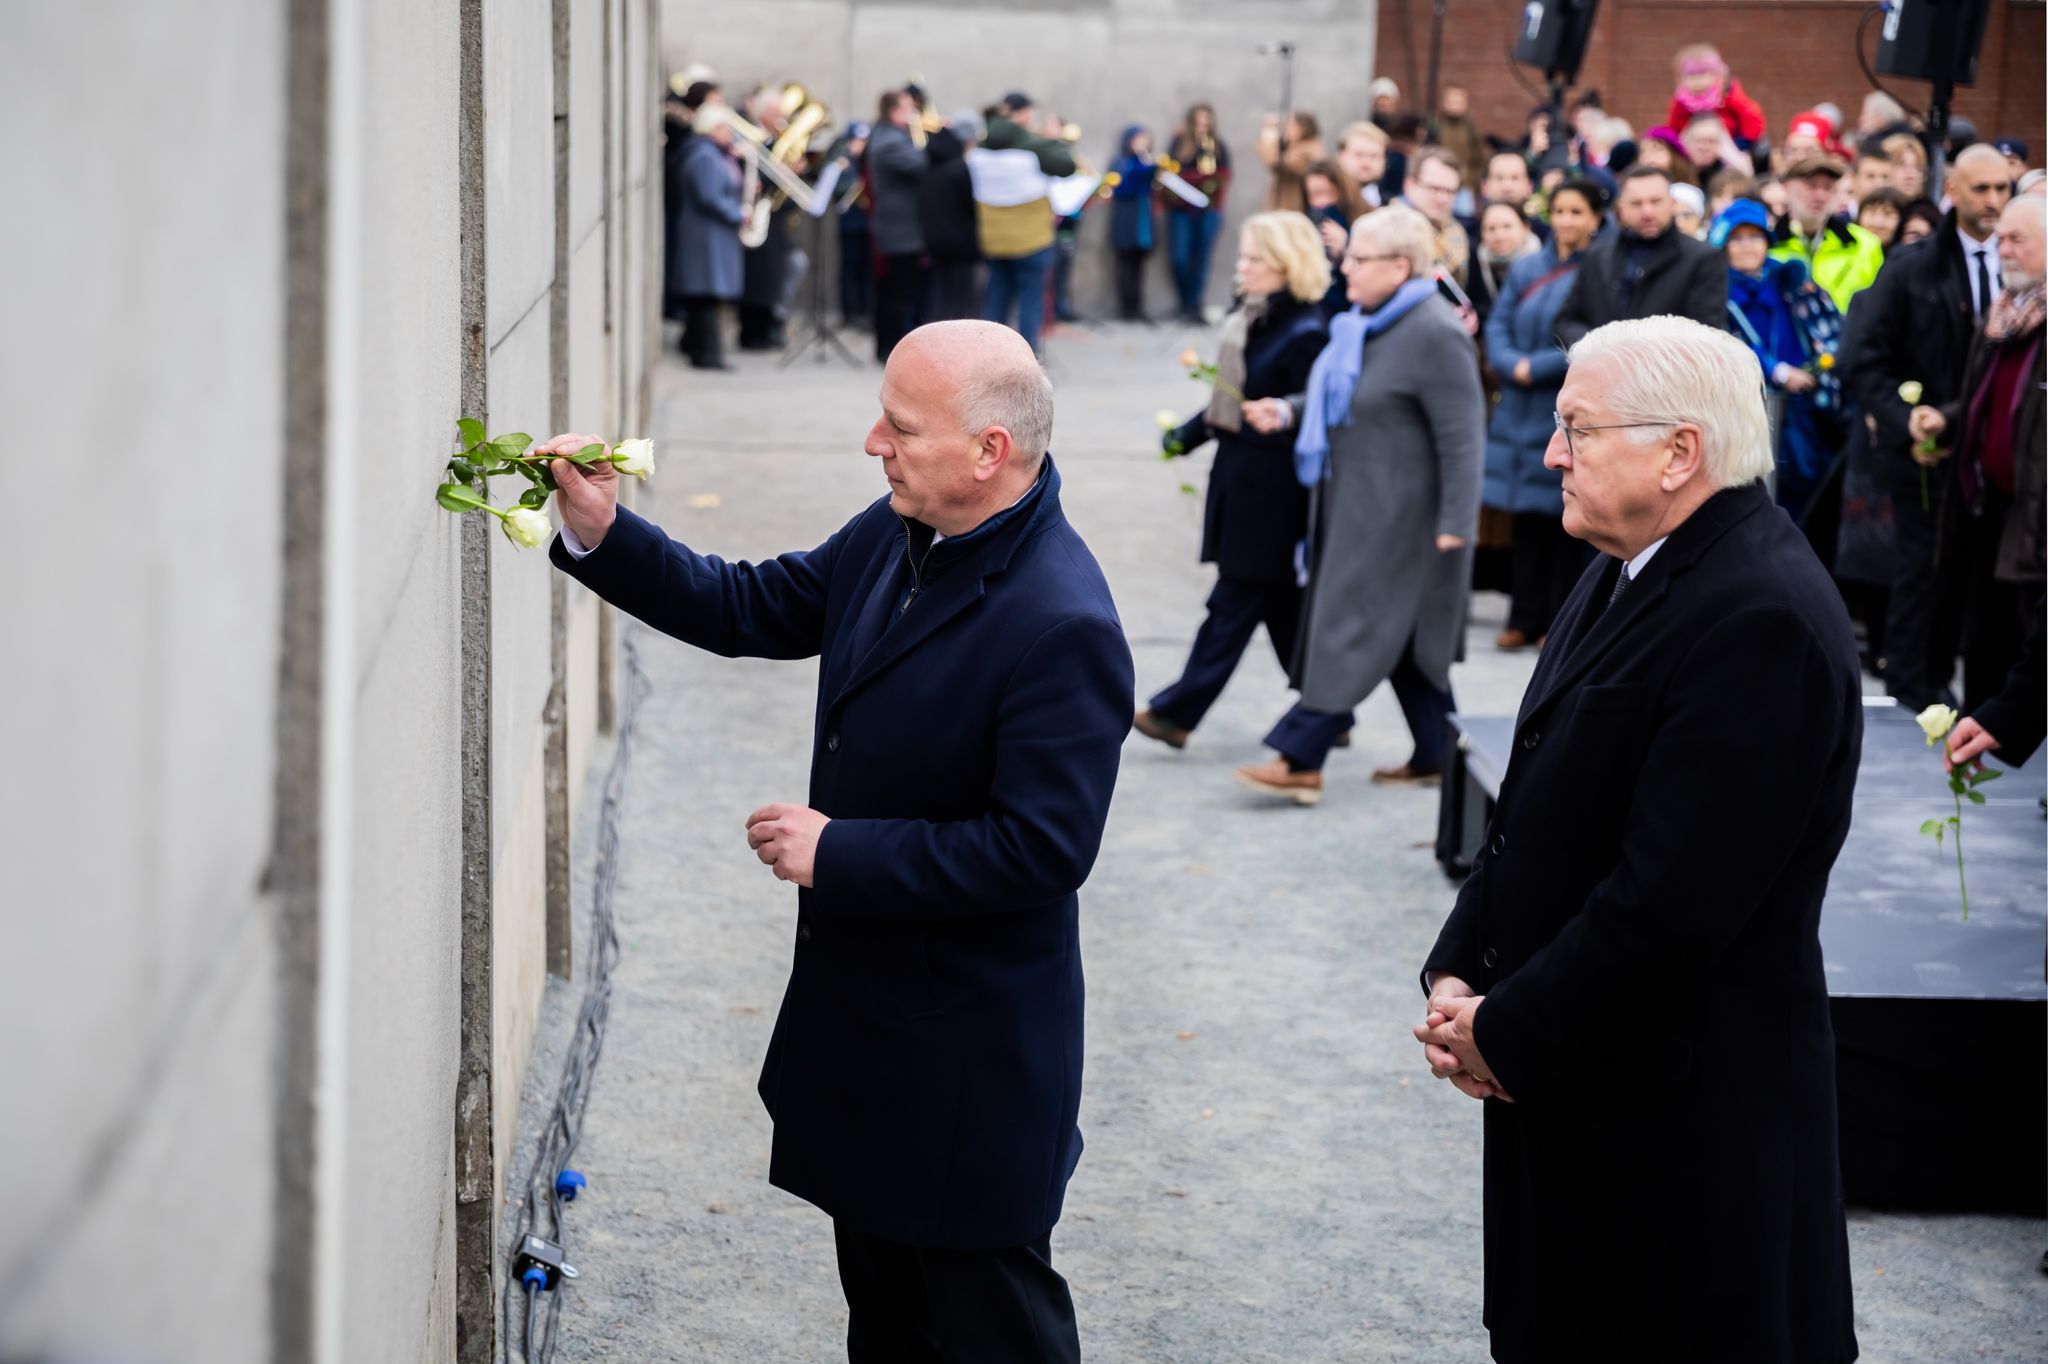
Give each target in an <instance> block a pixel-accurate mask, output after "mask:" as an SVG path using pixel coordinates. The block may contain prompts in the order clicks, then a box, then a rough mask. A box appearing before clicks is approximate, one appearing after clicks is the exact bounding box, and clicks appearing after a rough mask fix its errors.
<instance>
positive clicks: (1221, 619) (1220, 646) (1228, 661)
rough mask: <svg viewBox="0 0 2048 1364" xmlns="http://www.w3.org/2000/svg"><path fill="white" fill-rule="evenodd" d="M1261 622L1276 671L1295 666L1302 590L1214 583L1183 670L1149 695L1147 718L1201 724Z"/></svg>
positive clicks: (1227, 581) (1238, 581) (1275, 585)
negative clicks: (1277, 666) (1275, 657)
mask: <svg viewBox="0 0 2048 1364" xmlns="http://www.w3.org/2000/svg"><path fill="white" fill-rule="evenodd" d="M1261 622H1263V623H1264V624H1265V627H1266V638H1267V639H1270V640H1271V641H1272V642H1273V652H1274V653H1276V654H1278V655H1279V656H1280V666H1281V667H1282V668H1286V667H1289V666H1291V665H1292V664H1293V662H1294V641H1295V637H1296V635H1297V634H1298V633H1299V631H1300V629H1301V589H1300V588H1299V587H1296V586H1295V585H1294V584H1293V583H1255V582H1247V581H1245V580H1243V579H1240V578H1218V579H1217V580H1216V586H1215V588H1214V589H1213V590H1212V591H1211V592H1210V593H1209V614H1208V615H1206V616H1204V617H1203V618H1202V624H1201V628H1199V629H1198V630H1196V631H1195V643H1194V647H1193V648H1191V649H1190V650H1188V664H1187V667H1185V668H1183V669H1181V674H1180V676H1179V678H1177V679H1176V680H1175V681H1174V682H1173V684H1172V685H1171V686H1169V687H1167V688H1166V689H1165V690H1164V691H1162V692H1160V693H1159V694H1158V695H1156V696H1154V697H1153V698H1152V700H1151V701H1150V702H1148V703H1147V704H1149V705H1150V706H1151V708H1152V713H1153V714H1154V715H1157V716H1159V717H1160V718H1161V719H1164V720H1166V721H1168V722H1170V723H1172V724H1176V725H1179V726H1180V727H1181V728H1182V729H1193V728H1194V727H1195V726H1197V725H1199V724H1201V723H1202V717H1203V716H1204V715H1207V714H1208V713H1209V707H1211V706H1213V705H1215V704H1216V698H1217V697H1219V696H1221V695H1222V694H1223V687H1224V684H1225V683H1227V682H1229V681H1230V675H1231V674H1232V673H1234V672H1236V671H1237V665H1238V662H1239V660H1241V659H1242V658H1243V657H1244V651H1245V646H1246V645H1248V644H1250V643H1251V642H1252V632H1253V631H1254V630H1256V629H1258V628H1259V625H1260V623H1261Z"/></svg>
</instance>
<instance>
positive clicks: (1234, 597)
mask: <svg viewBox="0 0 2048 1364" xmlns="http://www.w3.org/2000/svg"><path fill="white" fill-rule="evenodd" d="M1237 273H1238V279H1239V281H1240V282H1241V284H1242V286H1243V301H1242V303H1241V304H1240V305H1239V307H1238V308H1237V310H1236V311H1234V312H1232V313H1231V314H1230V316H1229V317H1227V318H1225V319H1224V321H1223V328H1222V335H1221V337H1220V340H1219V344H1218V350H1217V355H1216V378H1215V385H1214V389H1213V391H1212V392H1211V394H1210V397H1209V405H1208V406H1207V407H1206V408H1204V409H1203V410H1202V411H1201V412H1199V413H1197V414H1195V415H1194V416H1193V417H1190V418H1189V419H1188V420H1187V421H1186V422H1185V423H1183V424H1182V425H1181V426H1180V427H1179V428H1178V429H1176V430H1172V431H1169V432H1167V433H1166V435H1165V437H1164V439H1163V442H1162V444H1163V445H1164V447H1165V449H1166V451H1167V453H1169V454H1186V453H1187V452H1189V451H1191V450H1193V449H1195V448H1197V447H1198V446H1201V445H1205V444H1207V443H1208V442H1209V441H1210V440H1212V439H1213V440H1214V441H1215V442H1216V459H1215V462H1214V463H1213V464H1212V465H1211V466H1210V469H1209V492H1208V499H1207V502H1206V504H1205V505H1204V508H1203V515H1202V562H1204V563H1212V564H1215V565H1216V586H1215V589H1214V590H1213V591H1211V592H1210V593H1209V603H1208V605H1209V614H1208V616H1207V617H1206V618H1205V619H1204V620H1203V621H1202V625H1201V628H1200V629H1198V630H1197V631H1196V632H1195V642H1194V647H1193V648H1192V649H1191V650H1190V651H1189V654H1188V662H1187V667H1186V668H1185V669H1183V670H1182V672H1181V675H1180V677H1179V678H1178V679H1176V680H1175V681H1174V682H1173V683H1172V685H1170V686H1168V687H1167V688H1165V689H1164V690H1163V691H1161V692H1159V693H1158V694H1157V695H1155V696H1154V697H1153V698H1152V700H1151V702H1150V703H1149V705H1148V706H1147V708H1146V709H1144V710H1141V711H1139V712H1138V716H1137V722H1136V723H1137V729H1138V732H1139V733H1140V734H1143V735H1145V736H1146V737H1148V738H1152V739H1157V740H1158V741H1159V742H1161V743H1163V744H1166V745H1167V746H1168V747H1170V748H1185V747H1186V746H1187V742H1188V736H1189V735H1190V734H1191V733H1192V732H1193V731H1194V729H1195V727H1196V726H1197V725H1199V724H1201V722H1202V717H1203V716H1204V715H1206V714H1207V713H1208V711H1209V707H1210V706H1211V705H1213V704H1215V701H1216V698H1217V697H1218V696H1220V695H1221V694H1222V692H1223V687H1224V684H1225V683H1227V682H1229V681H1230V675H1231V673H1233V672H1235V671H1236V669H1237V663H1238V660H1239V659H1240V658H1242V657H1243V656H1244V650H1245V646H1246V645H1247V644H1249V643H1251V638H1252V632H1253V631H1254V630H1255V629H1257V628H1258V626H1259V625H1260V624H1261V623H1263V624H1264V625H1265V627H1266V636H1267V638H1268V639H1270V640H1271V641H1272V644H1273V651H1274V652H1275V653H1276V654H1278V655H1279V656H1280V663H1281V666H1283V667H1285V666H1288V664H1289V663H1290V662H1291V661H1292V659H1293V656H1294V642H1295V634H1296V630H1297V626H1298V623H1299V620H1300V616H1301V588H1300V587H1299V586H1297V585H1296V581H1295V572H1294V551H1295V546H1296V545H1297V544H1298V543H1299V542H1300V541H1301V538H1302V536H1303V535H1304V534H1306V533H1307V528H1308V490H1307V489H1306V488H1304V487H1302V486H1301V484H1300V483H1299V482H1298V481H1297V480H1296V478H1295V475H1294V459H1293V449H1294V437H1293V433H1292V432H1288V431H1282V430H1278V429H1271V430H1267V429H1261V428H1259V427H1256V426H1254V425H1252V424H1251V423H1250V422H1248V421H1247V420H1246V419H1245V415H1244V413H1245V407H1246V405H1247V404H1258V403H1260V402H1262V401H1269V400H1273V399H1277V398H1281V397H1283V396H1284V395H1286V394H1289V393H1299V392H1300V391H1301V389H1302V387H1303V386H1304V385H1305V384H1306V383H1307V382H1308V374H1309V369H1310V367H1311V366H1313V365H1314V364H1315V359H1316V355H1317V354H1318V352H1320V351H1321V350H1322V348H1323V341H1324V329H1323V315H1322V310H1321V308H1320V306H1319V305H1320V303H1321V301H1322V297H1323V291H1324V289H1325V288H1326V287H1327V286H1328V283H1329V277H1330V268H1329V265H1328V264H1327V263H1326V262H1325V260H1324V258H1323V245H1322V241H1321V239H1320V238H1319V237H1318V236H1317V234H1316V230H1315V228H1314V227H1312V226H1311V225H1310V224H1309V220H1308V219H1307V218H1305V217H1303V216H1302V215H1301V214H1299V213H1289V212H1274V213H1256V214H1253V215H1252V216H1251V217H1250V218H1248V219H1246V220H1245V224H1244V227H1243V229H1242V230H1241V231H1240V232H1239V233H1238V247H1237ZM1183 359H1184V360H1198V359H1199V357H1196V356H1194V355H1193V353H1192V352H1191V353H1190V354H1189V355H1188V356H1185V357H1183ZM1190 368H1195V366H1193V365H1190Z"/></svg>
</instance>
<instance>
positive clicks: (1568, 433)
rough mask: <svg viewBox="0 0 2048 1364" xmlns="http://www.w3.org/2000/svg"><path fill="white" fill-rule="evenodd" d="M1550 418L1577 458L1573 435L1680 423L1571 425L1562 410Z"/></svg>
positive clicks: (1566, 447)
mask: <svg viewBox="0 0 2048 1364" xmlns="http://www.w3.org/2000/svg"><path fill="white" fill-rule="evenodd" d="M1550 419H1551V420H1552V421H1554V422H1556V423H1557V429H1558V430H1559V431H1561V432H1563V433H1564V448H1565V453H1566V454H1568V455H1570V456H1571V457H1572V458H1573V459H1577V458H1578V457H1579V452H1578V450H1577V448H1576V447H1574V446H1573V445H1572V437H1573V436H1583V435H1585V434H1586V433H1587V432H1588V431H1627V430H1629V429H1631V428H1633V427H1639V426H1676V425H1678V423H1677V422H1668V421H1667V422H1608V423H1605V424H1604V425H1601V426H1569V425H1567V424H1566V423H1565V419H1564V413H1562V412H1552V413H1551V414H1550Z"/></svg>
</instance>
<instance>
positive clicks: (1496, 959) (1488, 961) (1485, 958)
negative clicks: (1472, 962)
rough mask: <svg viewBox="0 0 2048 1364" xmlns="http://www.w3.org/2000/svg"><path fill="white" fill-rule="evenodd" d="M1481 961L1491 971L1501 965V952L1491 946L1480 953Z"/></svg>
mask: <svg viewBox="0 0 2048 1364" xmlns="http://www.w3.org/2000/svg"><path fill="white" fill-rule="evenodd" d="M1479 961H1480V964H1482V965H1483V966H1485V967H1486V969H1487V970H1489V971H1491V970H1492V969H1493V968H1494V967H1496V966H1498V965H1500V953H1498V952H1496V951H1494V950H1493V949H1492V948H1491V947H1489V948H1487V949H1486V950H1485V951H1484V952H1482V953H1480V954H1479Z"/></svg>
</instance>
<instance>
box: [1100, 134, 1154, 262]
mask: <svg viewBox="0 0 2048 1364" xmlns="http://www.w3.org/2000/svg"><path fill="white" fill-rule="evenodd" d="M1125 146H1126V147H1128V146H1129V139H1128V138H1126V139H1125ZM1111 169H1112V170H1114V171H1115V172H1116V175H1117V183H1116V187H1115V188H1114V189H1112V190H1110V192H1109V243H1110V246H1111V247H1112V248H1114V249H1115V250H1118V251H1141V252H1149V251H1151V250H1152V248H1153V247H1154V246H1156V245H1158V233H1157V232H1155V231H1154V230H1153V222H1152V191H1153V181H1154V177H1156V176H1157V175H1158V173H1159V167H1158V165H1157V164H1156V163H1154V162H1152V161H1150V160H1147V159H1145V158H1142V157H1138V156H1134V155H1132V154H1131V153H1130V152H1129V151H1128V150H1127V151H1126V152H1125V153H1124V155H1123V156H1122V157H1120V158H1119V159H1118V160H1117V163H1116V165H1115V166H1114V167H1112V168H1111Z"/></svg>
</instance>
